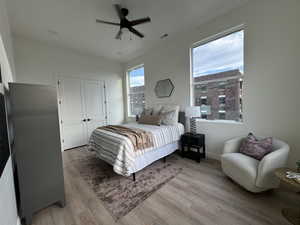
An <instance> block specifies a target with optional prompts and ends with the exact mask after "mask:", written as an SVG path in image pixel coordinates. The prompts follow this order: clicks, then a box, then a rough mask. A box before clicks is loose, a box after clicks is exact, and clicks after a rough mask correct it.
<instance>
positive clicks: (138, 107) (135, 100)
mask: <svg viewBox="0 0 300 225" xmlns="http://www.w3.org/2000/svg"><path fill="white" fill-rule="evenodd" d="M127 79H128V83H127V84H128V87H127V93H128V116H135V115H138V114H141V113H142V111H143V109H144V107H145V94H144V93H145V80H144V66H138V67H135V68H132V69H130V70H128V72H127Z"/></svg>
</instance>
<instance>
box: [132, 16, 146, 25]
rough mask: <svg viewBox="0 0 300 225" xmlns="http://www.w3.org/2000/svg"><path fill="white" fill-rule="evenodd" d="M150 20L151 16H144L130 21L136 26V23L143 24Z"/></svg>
mask: <svg viewBox="0 0 300 225" xmlns="http://www.w3.org/2000/svg"><path fill="white" fill-rule="evenodd" d="M149 22H151V19H150V17H145V18H142V19H138V20H133V21H130V25H131V26H136V25H139V24H142V23H149Z"/></svg>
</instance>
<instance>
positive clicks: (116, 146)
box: [89, 112, 185, 179]
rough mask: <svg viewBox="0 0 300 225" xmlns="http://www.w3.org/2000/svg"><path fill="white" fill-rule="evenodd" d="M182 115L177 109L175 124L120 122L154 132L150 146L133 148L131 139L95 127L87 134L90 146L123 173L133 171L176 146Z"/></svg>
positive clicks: (100, 156) (178, 139) (182, 131)
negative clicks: (136, 149) (137, 149)
mask: <svg viewBox="0 0 300 225" xmlns="http://www.w3.org/2000/svg"><path fill="white" fill-rule="evenodd" d="M184 124H185V115H184V112H179V122H178V123H177V124H175V125H161V126H154V125H146V124H138V123H128V124H123V125H122V126H125V127H129V128H139V129H143V130H145V131H147V132H151V133H152V135H153V147H150V148H146V149H141V150H139V151H134V150H133V145H132V143H131V141H130V140H129V139H128V138H127V137H125V136H122V135H119V134H116V133H112V132H109V131H106V130H102V129H95V130H94V131H93V133H92V135H91V137H90V141H89V149H90V150H92V151H95V152H96V155H97V156H98V157H99V158H100V159H102V160H104V161H106V162H107V163H109V164H110V165H112V166H113V170H114V171H115V172H116V173H117V174H120V175H122V176H130V175H135V173H136V172H138V171H140V170H142V169H143V168H145V167H146V166H148V165H150V164H151V163H153V162H155V161H157V160H159V159H161V158H165V157H166V156H168V155H170V154H172V153H173V152H175V151H176V150H177V149H179V146H180V144H179V141H180V137H181V135H182V134H183V133H184ZM134 179H135V176H134Z"/></svg>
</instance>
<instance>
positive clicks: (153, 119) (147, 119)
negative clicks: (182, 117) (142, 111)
mask: <svg viewBox="0 0 300 225" xmlns="http://www.w3.org/2000/svg"><path fill="white" fill-rule="evenodd" d="M138 123H140V124H149V125H156V126H160V124H161V116H160V115H156V116H153V115H150V116H147V115H141V117H140V118H139V121H138Z"/></svg>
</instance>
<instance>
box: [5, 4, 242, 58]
mask: <svg viewBox="0 0 300 225" xmlns="http://www.w3.org/2000/svg"><path fill="white" fill-rule="evenodd" d="M246 1H247V0H152V1H151V0H125V1H121V2H120V3H121V4H122V5H123V6H126V7H127V8H128V9H129V11H130V12H129V15H128V18H129V19H138V18H141V17H145V16H150V17H151V19H152V22H151V23H148V24H143V25H139V26H136V29H138V30H139V31H141V32H142V33H144V34H145V38H144V39H140V38H138V37H136V36H134V35H131V34H130V33H126V34H125V36H124V38H123V40H121V41H120V40H115V39H114V37H115V35H116V33H117V32H118V27H114V26H110V25H106V24H97V23H96V22H95V19H96V18H99V19H103V20H108V21H115V22H119V21H118V17H117V14H116V12H115V9H114V8H113V5H112V4H113V3H116V1H112V0H8V1H7V2H8V9H9V16H10V21H11V26H12V31H13V33H14V34H16V35H19V36H23V37H27V38H31V39H35V40H40V41H43V42H48V43H51V44H55V45H57V46H64V47H67V48H71V49H75V50H77V51H80V52H82V53H87V54H91V55H96V56H104V57H107V58H110V59H115V60H118V61H120V62H122V61H123V62H124V61H127V60H130V59H132V58H135V57H137V56H138V55H140V54H142V53H143V52H144V51H146V50H147V49H149V48H151V47H152V46H154V45H155V44H157V43H159V42H161V41H166V40H161V39H160V36H161V35H162V34H164V33H168V34H169V36H172V35H174V34H175V33H177V32H180V31H182V30H186V29H188V28H192V27H197V26H199V25H201V24H203V23H205V22H207V21H208V20H210V19H213V18H214V17H216V16H218V15H220V14H223V13H226V12H228V11H229V10H231V9H233V8H235V7H238V6H240V5H241V4H243V3H245V2H246ZM130 39H132V40H130Z"/></svg>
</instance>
